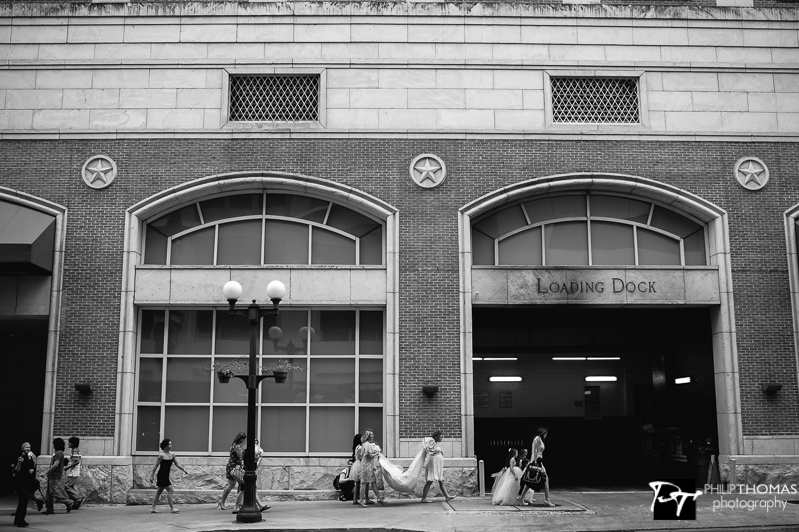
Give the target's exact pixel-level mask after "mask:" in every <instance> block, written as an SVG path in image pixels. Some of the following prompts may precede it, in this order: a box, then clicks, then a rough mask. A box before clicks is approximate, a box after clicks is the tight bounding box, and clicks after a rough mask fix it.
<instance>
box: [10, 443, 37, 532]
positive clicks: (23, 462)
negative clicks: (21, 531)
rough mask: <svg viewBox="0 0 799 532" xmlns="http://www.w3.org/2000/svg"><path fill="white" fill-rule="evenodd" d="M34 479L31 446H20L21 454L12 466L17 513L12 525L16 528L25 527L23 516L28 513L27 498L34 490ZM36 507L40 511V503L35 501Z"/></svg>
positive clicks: (34, 466) (34, 471)
mask: <svg viewBox="0 0 799 532" xmlns="http://www.w3.org/2000/svg"><path fill="white" fill-rule="evenodd" d="M35 479H36V457H35V456H34V454H33V453H32V452H31V444H30V443H28V442H25V443H23V444H22V453H20V456H19V457H18V458H17V463H16V464H15V465H14V488H15V489H16V491H17V511H16V512H14V524H15V525H17V526H18V527H26V526H28V523H27V522H26V521H25V515H26V514H27V512H28V497H29V496H30V495H31V493H32V492H33V490H34V489H35V488H34V486H33V481H34V480H35ZM36 504H37V506H39V509H40V510H41V502H40V501H39V500H38V499H37V500H36Z"/></svg>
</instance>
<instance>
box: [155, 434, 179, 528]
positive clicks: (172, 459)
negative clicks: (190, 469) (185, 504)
mask: <svg viewBox="0 0 799 532" xmlns="http://www.w3.org/2000/svg"><path fill="white" fill-rule="evenodd" d="M160 447H161V454H159V455H158V459H157V460H156V461H155V466H153V470H152V471H151V472H150V482H151V483H152V481H153V477H155V472H156V470H157V471H158V477H157V482H156V484H155V485H156V486H157V487H158V489H157V490H156V492H155V497H154V498H153V507H152V508H151V509H150V513H151V514H155V513H158V510H156V508H155V507H156V505H157V504H158V499H159V497H161V492H163V491H164V490H166V500H167V502H168V503H169V509H170V511H171V512H172V513H173V514H177V513H180V510H178V509H177V508H175V505H174V504H173V503H172V482H170V481H169V471H170V469H172V464H175V467H177V468H178V469H180V470H181V471H183V473H186V470H185V469H183V466H182V465H180V464H179V463H178V457H177V456H175V454H174V453H173V452H172V440H170V439H169V438H166V439H165V440H164V441H162V442H161V445H160Z"/></svg>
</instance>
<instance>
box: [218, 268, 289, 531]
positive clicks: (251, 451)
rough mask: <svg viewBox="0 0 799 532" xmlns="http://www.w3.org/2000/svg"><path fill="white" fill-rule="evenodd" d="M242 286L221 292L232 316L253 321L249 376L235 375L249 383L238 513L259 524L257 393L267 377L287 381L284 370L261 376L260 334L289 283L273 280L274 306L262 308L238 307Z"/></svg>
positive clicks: (242, 519)
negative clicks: (259, 364) (261, 327)
mask: <svg viewBox="0 0 799 532" xmlns="http://www.w3.org/2000/svg"><path fill="white" fill-rule="evenodd" d="M241 292H242V289H241V285H240V284H239V283H237V282H236V281H228V282H227V283H225V286H224V287H223V288H222V294H223V295H224V296H225V299H227V301H228V304H229V305H230V307H229V309H228V311H229V313H230V317H231V318H232V317H233V316H244V317H246V318H247V321H249V322H250V371H249V373H248V374H246V375H235V374H234V375H232V376H233V377H238V378H239V379H241V380H242V381H244V384H245V385H246V386H247V450H246V451H245V452H244V504H243V505H242V507H241V508H240V509H239V513H238V514H236V522H238V523H259V522H261V521H262V520H263V517H261V511H260V509H259V508H258V505H257V503H256V496H255V490H256V486H255V480H256V478H257V473H256V472H255V394H256V392H257V390H258V385H259V384H261V381H262V380H264V379H275V382H277V383H282V382H286V373H285V372H273V374H272V375H261V374H260V371H258V357H257V351H258V335H259V334H258V333H259V332H260V328H259V324H260V321H261V318H263V317H265V316H274V317H277V316H278V315H279V314H280V310H279V309H278V305H280V300H281V299H283V296H285V295H286V286H285V285H284V284H283V283H281V282H280V281H272V282H271V283H269V284H268V285H266V296H267V297H268V298H269V299H271V300H272V306H271V307H266V308H261V306H260V305H258V304H257V303H256V302H255V300H254V299H253V300H252V304H250V305H247V308H246V309H244V308H242V309H237V308H236V302H237V301H238V299H239V297H241Z"/></svg>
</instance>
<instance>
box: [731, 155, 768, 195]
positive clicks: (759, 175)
mask: <svg viewBox="0 0 799 532" xmlns="http://www.w3.org/2000/svg"><path fill="white" fill-rule="evenodd" d="M733 173H734V175H735V179H736V180H737V181H738V184H740V185H741V186H742V187H744V188H746V189H748V190H760V189H761V188H763V187H764V186H766V183H767V182H768V180H769V171H768V168H766V165H765V163H763V161H761V160H760V159H758V158H757V157H742V158H741V159H739V160H738V162H737V163H735V171H734V172H733Z"/></svg>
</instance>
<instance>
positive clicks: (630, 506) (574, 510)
mask: <svg viewBox="0 0 799 532" xmlns="http://www.w3.org/2000/svg"><path fill="white" fill-rule="evenodd" d="M153 493H155V491H153ZM794 497H796V496H794ZM540 498H541V496H540V495H539V499H540ZM652 499H653V492H651V491H649V492H643V491H642V492H623V493H610V492H591V493H582V492H562V493H558V492H553V494H552V501H553V502H555V503H556V504H557V505H558V506H557V507H555V508H546V507H544V506H543V505H540V504H539V505H534V506H529V507H516V506H508V507H497V506H492V505H491V499H490V497H486V498H458V499H455V500H453V501H450V502H448V503H446V502H444V501H443V499H441V498H437V499H436V502H435V503H433V504H419V499H392V500H390V501H389V503H388V505H387V506H379V505H373V506H369V507H368V508H360V507H357V506H353V505H352V503H351V502H339V501H301V502H295V501H292V502H283V501H274V502H270V504H271V505H272V508H271V509H270V510H268V511H266V512H264V514H263V516H264V521H263V522H261V523H256V524H238V523H236V522H235V516H234V515H232V514H231V512H230V510H227V511H222V510H218V509H215V508H214V507H213V506H212V505H210V504H196V505H178V508H179V509H180V513H179V514H170V513H169V507H168V506H166V505H165V504H164V505H161V506H159V508H158V509H159V513H157V514H151V513H150V507H149V506H91V505H87V506H84V507H83V508H81V509H80V510H76V511H73V512H71V513H69V514H67V513H66V511H65V509H64V507H63V505H61V506H60V507H57V508H56V513H55V514H54V515H49V516H45V515H44V514H43V513H37V512H36V511H35V510H33V511H30V510H29V511H28V517H27V521H28V523H30V526H29V527H28V528H26V529H25V530H28V531H48V532H85V531H96V532H101V531H102V532H105V531H108V530H121V531H124V532H155V531H158V532H161V531H169V530H183V531H189V532H191V531H212V530H220V531H221V530H236V531H242V530H271V531H283V530H305V531H313V530H319V531H330V532H338V531H344V530H352V529H358V530H361V531H370V530H394V531H405V530H407V531H425V532H427V531H429V532H445V531H453V532H479V531H486V530H488V531H491V530H496V531H498V532H500V531H501V532H521V531H530V530H536V531H548V530H557V531H617V530H619V531H620V530H710V529H713V530H738V531H742V530H755V529H757V530H768V531H771V532H774V531H780V532H782V531H799V504H794V503H791V502H789V501H791V500H792V499H791V496H782V495H776V496H775V495H771V496H768V495H749V496H747V495H719V494H713V495H710V494H706V495H702V496H700V497H699V499H698V500H697V505H696V520H695V521H655V520H654V518H653V515H652V512H651V511H650V507H651V505H652ZM162 500H163V501H165V500H166V498H165V497H164V496H162ZM796 502H799V498H797V499H796ZM15 503H16V499H15V498H11V497H7V498H4V499H2V500H0V528H2V529H4V530H19V529H17V528H15V527H13V517H11V512H13V510H14V506H15ZM722 506H724V507H722Z"/></svg>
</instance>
